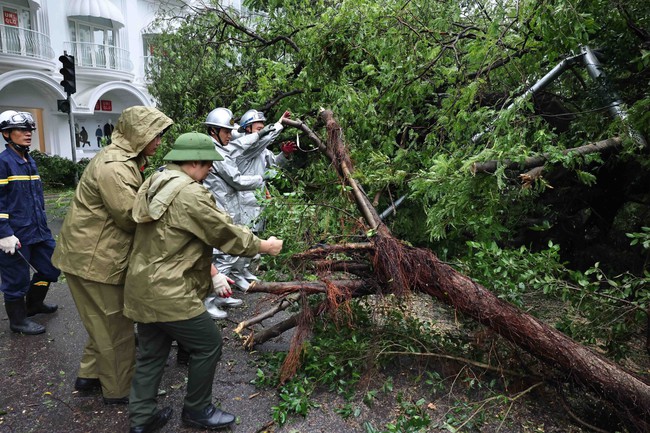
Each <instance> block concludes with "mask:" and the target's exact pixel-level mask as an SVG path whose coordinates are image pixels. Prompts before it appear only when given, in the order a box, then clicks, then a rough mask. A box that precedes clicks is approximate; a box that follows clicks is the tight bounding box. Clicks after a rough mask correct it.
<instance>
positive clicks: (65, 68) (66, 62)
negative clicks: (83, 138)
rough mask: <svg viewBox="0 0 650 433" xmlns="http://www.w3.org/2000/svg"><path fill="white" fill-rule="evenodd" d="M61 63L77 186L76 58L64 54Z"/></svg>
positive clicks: (60, 70) (60, 58) (75, 183)
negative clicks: (73, 105)
mask: <svg viewBox="0 0 650 433" xmlns="http://www.w3.org/2000/svg"><path fill="white" fill-rule="evenodd" d="M59 61H60V62H61V66H62V67H61V69H59V72H60V73H61V76H63V80H62V81H61V86H62V87H63V89H64V90H65V94H66V95H68V97H67V99H66V100H67V103H68V123H69V125H68V126H69V129H70V147H71V148H72V163H73V166H74V185H75V186H77V183H79V175H78V174H77V137H76V134H75V130H74V115H73V114H72V98H71V95H72V94H73V93H75V92H76V91H77V79H76V76H75V70H74V69H75V67H74V56H70V55H68V52H67V51H64V52H63V55H62V56H59Z"/></svg>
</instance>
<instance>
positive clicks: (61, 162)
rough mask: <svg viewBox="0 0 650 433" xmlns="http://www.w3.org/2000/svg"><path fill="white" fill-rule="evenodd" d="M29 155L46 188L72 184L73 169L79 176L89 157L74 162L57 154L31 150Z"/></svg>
mask: <svg viewBox="0 0 650 433" xmlns="http://www.w3.org/2000/svg"><path fill="white" fill-rule="evenodd" d="M30 155H31V156H32V158H34V160H35V161H36V165H37V166H38V172H39V174H40V175H41V180H42V181H43V184H44V185H45V186H46V187H48V188H61V187H70V186H74V178H75V176H74V175H75V171H76V173H77V176H78V177H81V173H83V171H84V169H85V168H86V166H87V165H88V162H90V159H88V158H83V159H81V160H79V161H78V162H77V163H76V164H75V163H74V162H72V161H71V160H69V159H66V158H62V157H60V156H58V155H53V156H50V155H46V154H44V153H41V152H39V151H36V150H33V151H31V152H30Z"/></svg>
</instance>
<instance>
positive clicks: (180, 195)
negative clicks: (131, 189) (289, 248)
mask: <svg viewBox="0 0 650 433" xmlns="http://www.w3.org/2000/svg"><path fill="white" fill-rule="evenodd" d="M133 218H134V219H135V221H136V222H137V223H138V227H137V229H136V232H135V240H134V244H133V252H132V254H131V258H130V260H129V269H128V271H127V276H126V283H125V286H124V315H125V316H126V317H128V318H130V319H132V320H134V321H136V322H141V323H151V322H174V321H178V320H186V319H191V318H193V317H196V316H198V315H199V314H201V313H203V312H204V311H205V307H204V306H203V301H202V299H203V298H205V296H206V295H207V294H208V291H209V290H210V289H211V287H212V282H211V279H210V260H211V258H212V248H213V247H216V248H219V249H220V250H222V251H225V252H226V253H228V254H232V255H242V256H247V257H252V256H254V255H255V254H257V253H258V252H259V249H260V242H261V241H260V239H259V238H257V237H256V236H255V235H253V233H252V232H251V231H250V230H249V229H248V228H246V227H243V226H237V225H234V224H232V220H231V219H230V217H229V216H228V215H227V214H226V213H225V212H223V211H221V210H219V209H218V208H217V206H216V204H215V201H214V198H213V197H212V193H211V192H210V191H209V190H208V189H206V188H205V187H204V186H203V185H201V184H199V183H198V182H195V181H194V180H192V178H190V177H189V176H188V175H187V174H185V172H183V171H182V170H181V168H180V167H179V166H178V165H175V164H169V165H167V168H166V169H165V170H162V171H159V172H156V173H154V174H153V175H152V176H151V177H150V178H149V179H147V180H146V181H145V182H144V184H143V185H142V187H141V188H140V190H139V191H138V195H137V197H136V199H135V204H134V206H133Z"/></svg>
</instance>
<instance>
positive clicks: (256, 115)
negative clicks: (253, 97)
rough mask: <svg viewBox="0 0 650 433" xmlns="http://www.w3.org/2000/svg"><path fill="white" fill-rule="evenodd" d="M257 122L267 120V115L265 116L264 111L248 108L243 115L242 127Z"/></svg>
mask: <svg viewBox="0 0 650 433" xmlns="http://www.w3.org/2000/svg"><path fill="white" fill-rule="evenodd" d="M255 122H266V117H264V113H262V112H261V111H257V110H248V111H247V112H245V113H244V115H243V116H242V117H241V122H240V127H241V129H244V128H246V127H247V126H248V125H250V124H251V123H255Z"/></svg>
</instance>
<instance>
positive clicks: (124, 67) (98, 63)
mask: <svg viewBox="0 0 650 433" xmlns="http://www.w3.org/2000/svg"><path fill="white" fill-rule="evenodd" d="M64 45H65V49H66V51H67V52H68V54H71V55H73V56H74V61H75V65H77V66H79V67H86V68H98V69H113V70H116V71H122V72H131V70H132V69H133V62H131V60H130V58H129V51H128V50H125V49H123V48H119V47H115V46H113V45H103V44H94V43H91V42H66V43H65V44H64Z"/></svg>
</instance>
